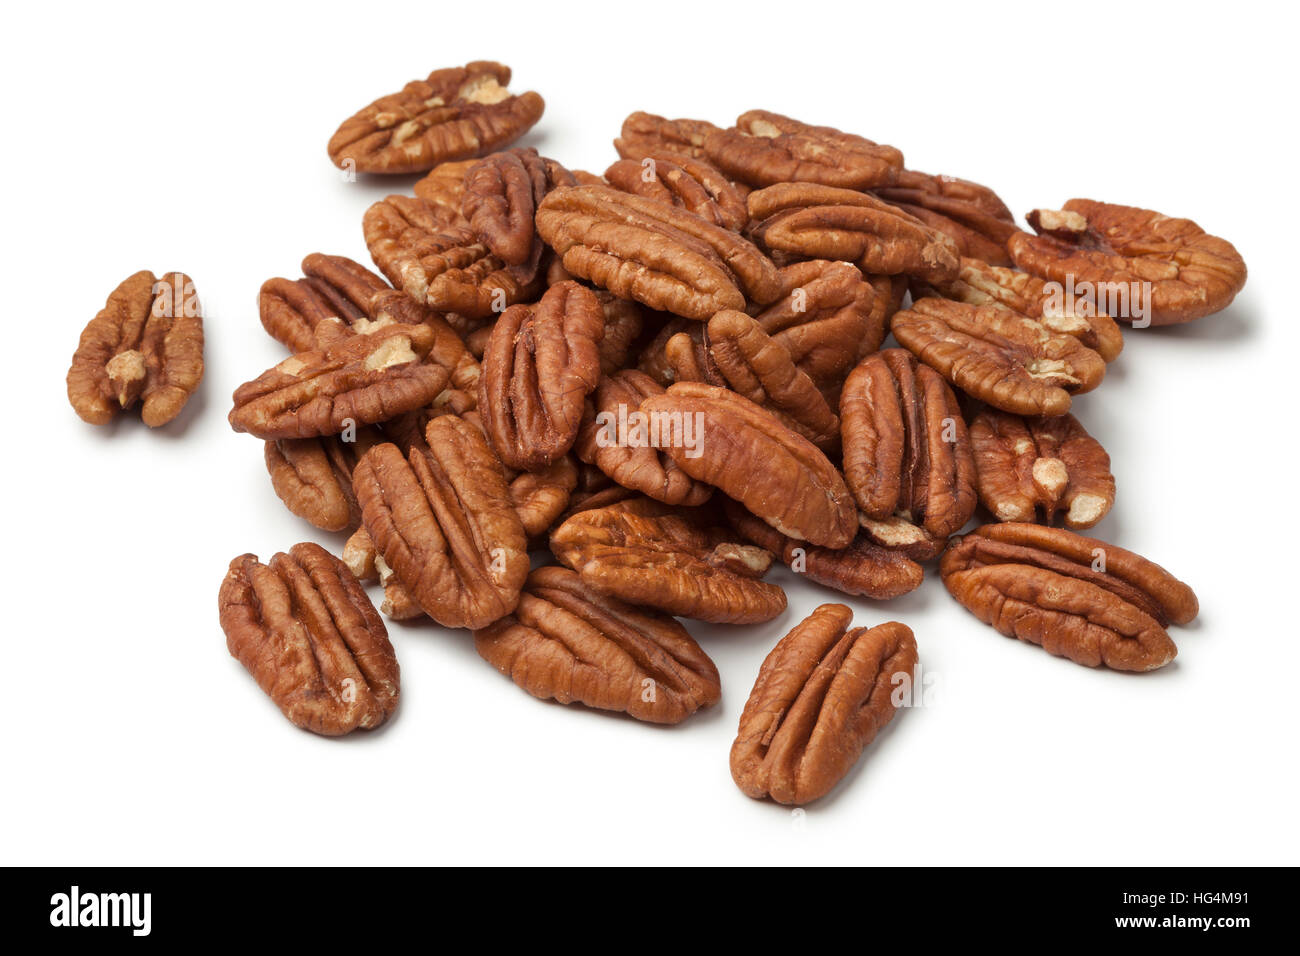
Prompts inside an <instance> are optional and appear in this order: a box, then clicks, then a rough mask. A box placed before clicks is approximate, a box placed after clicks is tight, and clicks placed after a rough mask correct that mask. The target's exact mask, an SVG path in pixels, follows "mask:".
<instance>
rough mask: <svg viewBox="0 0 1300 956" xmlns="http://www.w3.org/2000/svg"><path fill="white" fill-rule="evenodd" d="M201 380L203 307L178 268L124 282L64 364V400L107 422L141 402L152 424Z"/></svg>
mask: <svg viewBox="0 0 1300 956" xmlns="http://www.w3.org/2000/svg"><path fill="white" fill-rule="evenodd" d="M202 379H203V310H202V308H201V306H200V305H199V300H198V297H197V296H196V295H195V292H194V282H193V281H192V280H191V279H190V278H189V276H187V275H185V274H183V273H180V272H169V273H167V274H166V275H165V276H163V277H162V279H161V280H159V279H157V278H155V276H154V274H153V273H152V272H148V271H142V272H137V273H136V274H135V275H133V276H130V277H129V278H127V279H125V280H123V281H122V283H121V284H120V285H119V286H118V287H117V288H116V289H114V290H113V294H112V295H110V296H109V297H108V301H107V302H106V303H105V305H104V308H102V309H101V310H100V311H99V314H98V315H96V316H95V317H94V318H93V319H91V320H90V322H89V324H87V326H86V328H85V330H84V331H83V332H82V333H81V339H80V341H79V342H78V344H77V351H76V352H75V353H74V354H73V356H72V365H71V367H70V368H69V369H68V377H67V386H68V401H69V402H70V403H71V404H72V408H73V410H74V411H75V412H76V413H77V415H78V416H80V417H81V419H82V421H85V422H89V423H90V424H92V425H104V424H107V423H108V421H109V420H110V419H112V417H113V416H114V415H115V414H116V413H117V412H119V411H121V410H122V409H126V408H130V407H131V406H132V405H134V404H135V403H136V401H138V400H140V399H143V401H144V404H143V406H142V407H141V410H140V417H141V418H142V419H143V420H144V423H145V424H146V425H148V426H149V427H150V428H157V427H159V426H160V425H166V424H167V423H168V422H169V421H171V420H172V419H173V418H175V417H176V416H177V415H179V414H180V411H181V409H182V408H184V407H185V403H186V402H187V401H188V400H189V397H190V396H191V395H192V394H194V390H195V389H197V388H198V387H199V382H200V381H201V380H202Z"/></svg>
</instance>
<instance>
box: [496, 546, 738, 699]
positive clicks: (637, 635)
mask: <svg viewBox="0 0 1300 956" xmlns="http://www.w3.org/2000/svg"><path fill="white" fill-rule="evenodd" d="M474 647H475V649H476V650H477V651H478V653H479V656H480V657H482V658H483V659H484V660H486V661H488V662H489V663H490V664H491V665H492V666H493V667H495V668H496V669H497V670H499V671H500V672H501V673H503V674H505V675H506V676H508V677H509V678H510V679H511V680H513V681H514V682H515V683H516V684H518V685H519V686H520V687H522V688H523V689H524V690H526V691H528V693H530V694H532V695H533V696H534V697H539V698H542V699H543V700H548V699H550V700H556V701H559V702H560V703H561V704H572V703H581V704H585V705H586V706H588V707H594V708H597V709H599V710H612V711H622V712H625V713H627V714H628V715H630V716H632V717H635V718H636V719H637V720H644V721H648V722H650V723H656V724H676V723H680V722H681V721H683V720H685V719H686V718H687V717H689V716H690V715H691V714H693V713H695V712H696V711H697V710H699V709H700V708H702V707H710V706H712V705H713V704H716V703H717V702H718V700H719V698H720V697H721V696H722V684H721V682H720V681H719V679H718V669H717V667H715V666H714V664H713V661H712V660H710V659H709V656H708V655H707V654H705V653H704V651H703V649H702V648H701V647H700V646H699V645H698V644H697V643H695V641H694V639H692V637H691V636H690V634H689V633H687V631H686V628H684V627H682V625H681V624H679V623H678V622H677V621H675V620H673V619H672V618H671V617H669V616H668V615H666V614H659V613H656V612H654V611H650V610H646V609H643V608H634V607H631V606H629V605H627V604H624V603H622V602H621V601H617V600H615V599H613V598H610V597H607V596H604V595H601V594H598V593H596V592H595V591H593V590H592V589H591V588H589V587H587V586H586V585H584V584H583V583H582V581H581V580H580V579H579V577H578V575H577V574H575V573H574V572H572V571H570V570H568V569H567V568H556V567H550V568H538V569H537V570H536V571H534V572H533V573H532V574H530V575H529V576H528V581H527V583H526V584H525V586H524V591H523V594H521V595H520V598H519V606H518V607H517V608H516V609H515V611H514V613H513V614H511V615H510V616H509V617H506V618H502V619H501V620H500V621H497V622H496V623H495V624H492V625H489V626H488V627H486V628H484V629H482V630H478V631H475V632H474Z"/></svg>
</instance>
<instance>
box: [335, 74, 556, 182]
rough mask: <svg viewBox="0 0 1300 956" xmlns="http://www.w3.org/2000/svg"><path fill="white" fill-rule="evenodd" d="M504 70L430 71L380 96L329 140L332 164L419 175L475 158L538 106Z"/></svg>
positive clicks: (505, 139) (504, 139) (522, 126)
mask: <svg viewBox="0 0 1300 956" xmlns="http://www.w3.org/2000/svg"><path fill="white" fill-rule="evenodd" d="M509 84H510V67H508V66H503V65H502V64H500V63H492V62H490V61H486V60H476V61H475V62H473V63H469V64H466V65H465V66H463V67H451V68H448V69H443V70H434V71H433V72H432V73H430V74H429V75H428V77H427V78H425V79H423V80H413V81H411V82H410V83H407V84H406V86H404V87H403V88H402V89H401V91H400V92H397V93H393V94H390V95H388V96H383V97H380V98H379V99H377V100H375V101H374V102H373V103H371V104H370V105H369V106H367V107H366V108H365V109H363V110H360V111H359V112H357V113H356V114H355V115H354V116H351V117H349V118H348V119H346V120H344V121H343V124H342V125H341V126H339V128H338V131H337V132H336V133H335V134H334V135H333V136H331V137H330V141H329V154H330V159H331V160H332V161H333V162H334V165H335V166H338V167H339V168H340V169H347V168H349V164H351V168H354V169H356V170H357V171H359V172H365V173H422V172H424V171H425V170H427V169H432V168H433V167H434V166H436V165H438V164H439V163H445V162H447V161H449V160H458V159H467V158H469V157H473V156H483V155H485V154H487V153H490V152H492V151H493V150H495V149H499V148H501V147H502V146H505V145H507V144H508V143H510V142H511V141H513V140H516V139H518V138H519V137H520V136H522V135H523V134H524V133H526V132H528V130H529V129H531V128H532V126H533V124H534V123H536V122H537V121H538V120H539V119H541V117H542V110H543V109H544V108H545V106H546V104H545V103H544V102H543V101H542V98H541V97H540V96H538V95H537V94H536V93H532V92H529V93H523V94H521V95H519V96H515V95H513V94H511V93H510V91H509V90H507V89H506V87H507V86H508V85H509Z"/></svg>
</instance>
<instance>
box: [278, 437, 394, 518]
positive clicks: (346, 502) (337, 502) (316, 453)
mask: <svg viewBox="0 0 1300 956" xmlns="http://www.w3.org/2000/svg"><path fill="white" fill-rule="evenodd" d="M382 440H383V439H382V436H381V434H380V432H379V430H378V429H374V428H364V429H360V430H358V431H357V432H356V435H355V436H353V437H352V438H350V439H345V437H344V436H340V435H330V436H329V437H326V438H281V439H279V440H278V441H268V442H267V443H266V446H265V458H266V470H267V471H268V472H269V473H270V475H271V486H272V487H273V488H274V489H275V493H276V495H277V496H278V497H279V499H280V500H281V501H283V502H284V503H285V506H286V507H287V508H288V509H289V510H290V511H292V512H293V513H294V514H296V515H297V516H298V517H299V518H302V519H304V520H305V521H309V522H310V523H311V524H313V525H315V526H316V527H317V528H320V529H321V530H322V531H345V530H347V529H348V528H355V527H356V526H357V524H358V523H359V522H360V521H361V509H360V507H359V506H358V505H357V499H356V496H355V495H354V494H353V493H352V469H353V468H355V467H356V464H357V461H358V459H360V457H361V456H362V455H364V454H365V453H366V452H367V451H368V450H369V449H370V448H371V447H372V446H374V445H376V444H378V443H379V442H380V441H382Z"/></svg>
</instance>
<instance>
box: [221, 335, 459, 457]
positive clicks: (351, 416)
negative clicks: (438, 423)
mask: <svg viewBox="0 0 1300 956" xmlns="http://www.w3.org/2000/svg"><path fill="white" fill-rule="evenodd" d="M433 342H434V333H433V331H432V330H431V329H430V328H429V327H428V326H426V325H393V326H389V327H386V328H383V329H379V330H378V331H376V332H374V333H372V334H370V335H363V336H354V337H352V338H347V339H343V340H342V341H340V342H339V343H338V344H337V345H332V346H330V347H329V348H326V349H314V350H312V351H310V352H299V353H298V354H297V355H291V356H289V358H287V359H285V360H284V361H283V362H281V363H280V364H279V365H277V366H275V367H274V368H272V369H268V370H267V371H266V372H263V373H262V374H261V375H260V376H258V377H257V378H255V379H253V380H252V381H251V382H246V383H245V384H243V385H241V386H239V388H237V389H235V395H234V403H235V407H234V408H233V409H231V411H230V416H229V418H230V424H231V427H232V428H234V429H235V431H237V432H248V433H249V434H252V435H255V436H257V437H258V438H267V439H271V438H310V437H312V436H315V435H337V434H338V433H339V432H341V431H343V430H344V429H346V428H347V427H348V426H349V425H353V426H355V425H369V424H373V423H375V422H382V421H386V420H387V419H390V418H393V417H395V416H397V415H400V414H401V413H402V412H408V411H410V410H412V409H414V408H419V407H420V406H422V405H427V404H428V403H429V402H431V401H433V398H434V396H436V395H437V394H438V393H439V392H440V391H442V389H443V386H445V385H446V384H447V379H448V374H447V370H446V369H445V368H443V367H442V366H440V365H431V364H428V363H426V362H424V361H423V359H424V358H425V356H427V355H428V354H429V349H430V348H431V347H432V345H433Z"/></svg>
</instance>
